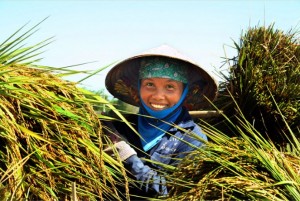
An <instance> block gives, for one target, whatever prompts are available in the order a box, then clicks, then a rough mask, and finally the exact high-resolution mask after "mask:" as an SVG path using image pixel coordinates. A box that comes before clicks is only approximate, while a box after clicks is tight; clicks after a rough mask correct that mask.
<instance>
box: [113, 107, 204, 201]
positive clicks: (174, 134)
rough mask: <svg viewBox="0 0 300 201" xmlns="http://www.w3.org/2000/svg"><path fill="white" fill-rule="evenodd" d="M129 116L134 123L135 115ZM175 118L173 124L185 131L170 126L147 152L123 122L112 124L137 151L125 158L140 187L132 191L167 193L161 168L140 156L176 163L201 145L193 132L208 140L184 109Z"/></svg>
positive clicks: (166, 162)
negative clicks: (175, 120) (135, 153)
mask: <svg viewBox="0 0 300 201" xmlns="http://www.w3.org/2000/svg"><path fill="white" fill-rule="evenodd" d="M132 118H133V119H130V120H129V121H130V122H133V123H135V125H136V123H137V117H136V116H135V117H132ZM178 119H179V121H177V122H175V124H176V125H177V126H178V127H180V128H182V129H183V130H185V131H187V132H184V131H183V130H181V129H179V128H177V126H176V127H171V128H170V129H169V131H168V132H166V134H165V135H164V136H163V137H162V139H161V140H160V141H159V142H158V143H157V144H156V145H155V146H154V147H153V148H151V149H150V150H149V151H147V152H146V153H145V152H144V151H143V148H142V144H141V140H140V137H139V136H138V135H137V134H135V133H134V132H133V131H132V130H131V129H130V128H129V127H127V126H125V125H124V124H122V123H115V127H116V128H117V130H118V131H119V133H121V134H122V135H123V136H124V137H125V138H126V139H127V140H128V142H129V143H130V145H131V146H132V147H133V148H135V150H136V151H137V155H133V156H131V157H129V158H128V159H127V160H126V161H125V167H126V168H127V169H128V170H129V171H130V172H131V174H132V176H133V178H134V179H136V180H137V181H138V182H139V184H140V185H141V188H140V189H135V190H134V191H135V193H137V194H142V195H147V196H151V197H155V196H156V195H166V194H167V192H168V191H167V187H166V185H165V184H166V181H165V177H164V176H163V174H161V172H160V170H163V168H162V167H160V166H159V165H157V164H155V163H154V162H145V161H143V158H146V159H151V161H157V162H159V163H164V164H167V165H173V166H175V165H176V164H177V163H178V162H179V160H178V159H182V158H183V157H185V156H186V155H187V154H188V153H189V152H190V151H192V150H194V149H195V148H197V147H201V146H202V145H203V141H201V140H199V139H197V138H195V137H194V136H193V135H195V134H196V135H197V136H199V137H201V138H202V139H203V140H207V136H206V135H205V134H203V133H202V131H201V128H200V127H199V126H198V125H197V124H196V123H195V122H194V121H193V120H192V118H191V116H190V115H189V113H188V111H187V110H186V109H185V108H184V109H183V111H182V113H181V115H180V117H179V118H178ZM192 133H193V134H192ZM139 184H138V185H139Z"/></svg>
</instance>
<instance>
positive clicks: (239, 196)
mask: <svg viewBox="0 0 300 201" xmlns="http://www.w3.org/2000/svg"><path fill="white" fill-rule="evenodd" d="M279 113H280V112H279ZM240 115H241V116H242V118H241V119H238V122H231V121H230V120H229V118H227V122H228V123H229V124H231V126H232V128H234V129H235V130H234V131H235V132H237V133H239V135H240V137H228V133H222V132H221V131H220V130H217V129H216V128H215V127H212V126H210V125H208V124H203V125H202V127H203V130H204V132H205V133H207V135H208V136H209V138H210V139H211V141H210V142H208V143H206V144H205V147H204V148H199V149H197V150H196V151H193V152H192V153H190V154H189V157H188V158H185V159H184V160H183V161H182V162H181V163H180V165H179V166H178V168H177V169H176V170H175V171H174V173H173V175H172V176H171V178H170V179H169V180H170V181H172V182H171V183H170V186H171V191H170V197H169V199H168V200H220V201H221V200H222V201H223V200H266V201H267V200H270V201H271V200H272V201H274V200H278V201H279V200H300V157H299V156H300V142H299V140H298V139H297V138H296V137H295V136H294V134H293V133H292V132H291V133H289V136H290V141H291V142H293V143H292V144H293V146H294V147H293V148H292V150H293V152H283V151H282V150H280V149H278V148H277V147H276V146H275V145H274V144H273V143H272V142H270V141H268V140H267V139H265V138H264V137H263V136H262V135H261V134H260V133H259V132H258V131H257V130H256V129H255V128H254V127H253V125H252V123H251V122H248V121H247V120H246V119H245V117H244V116H243V115H242V114H240ZM282 118H284V117H283V116H282ZM286 126H287V128H288V129H289V130H290V128H289V126H288V125H287V124H286Z"/></svg>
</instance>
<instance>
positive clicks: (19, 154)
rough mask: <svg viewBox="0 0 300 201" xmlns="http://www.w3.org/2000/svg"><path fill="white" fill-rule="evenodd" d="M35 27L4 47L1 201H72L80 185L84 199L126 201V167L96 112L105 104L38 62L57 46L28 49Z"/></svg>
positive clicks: (0, 59) (0, 50) (0, 49)
mask: <svg viewBox="0 0 300 201" xmlns="http://www.w3.org/2000/svg"><path fill="white" fill-rule="evenodd" d="M38 25H39V24H38ZM38 25H37V26H38ZM37 26H34V27H33V28H31V29H29V30H27V31H25V32H24V33H21V30H23V27H22V28H21V29H20V30H18V31H17V32H15V33H14V34H13V35H12V36H11V37H9V38H8V39H7V40H6V41H4V42H3V43H1V44H0V171H1V172H0V198H1V200H25V199H28V200H71V194H72V192H71V191H72V190H71V189H72V188H71V187H72V185H73V186H74V184H75V186H76V195H73V196H77V198H78V199H79V200H83V199H86V200H107V199H110V200H121V199H122V196H123V195H122V194H121V193H120V192H119V191H118V190H117V187H116V186H118V185H124V183H125V182H124V180H121V178H123V173H124V170H123V167H122V165H121V163H120V162H118V161H115V160H113V159H112V158H111V157H110V156H108V155H106V154H105V153H104V152H103V151H102V149H103V145H104V142H103V136H102V135H103V134H102V124H101V121H100V120H99V118H98V116H97V114H96V113H95V111H94V110H93V108H92V103H93V104H94V103H97V104H107V101H105V100H104V99H102V98H101V97H96V96H95V98H93V99H92V98H87V97H88V96H87V94H89V96H91V94H90V93H89V92H88V91H86V90H82V89H80V88H78V87H77V86H76V85H75V83H72V82H69V81H65V80H63V79H61V77H60V74H58V71H57V69H55V68H50V67H45V66H37V65H35V63H36V61H39V58H37V56H38V55H39V54H40V53H41V52H39V51H40V50H41V49H42V48H43V47H44V46H45V45H47V44H48V43H49V42H51V38H50V39H47V40H45V41H43V42H41V43H38V44H35V45H32V46H24V41H26V39H27V38H28V37H30V36H31V35H32V34H33V33H34V32H35V31H36V27H37ZM53 70H54V71H55V73H54V72H53ZM60 70H61V69H60ZM72 72H73V73H74V71H72ZM120 183H121V184H120ZM73 199H74V197H73Z"/></svg>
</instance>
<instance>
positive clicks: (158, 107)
mask: <svg viewBox="0 0 300 201" xmlns="http://www.w3.org/2000/svg"><path fill="white" fill-rule="evenodd" d="M151 106H152V107H154V108H155V109H163V108H164V107H166V106H165V105H156V104H151Z"/></svg>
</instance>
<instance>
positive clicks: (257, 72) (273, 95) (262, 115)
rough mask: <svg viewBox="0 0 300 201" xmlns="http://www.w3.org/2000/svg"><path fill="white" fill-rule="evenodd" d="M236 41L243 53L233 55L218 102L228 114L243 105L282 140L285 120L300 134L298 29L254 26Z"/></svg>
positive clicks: (261, 128) (261, 126)
mask: <svg viewBox="0 0 300 201" xmlns="http://www.w3.org/2000/svg"><path fill="white" fill-rule="evenodd" d="M235 47H236V50H237V53H238V54H237V57H235V58H233V59H231V61H232V62H233V65H232V66H231V69H230V72H229V75H224V79H225V82H224V83H222V84H221V87H220V89H221V90H220V97H219V99H218V101H217V102H216V106H217V107H218V108H220V109H222V110H223V111H224V113H226V114H227V115H228V116H234V115H236V114H237V112H238V110H239V109H240V110H241V111H242V113H243V114H244V115H245V116H246V118H247V119H248V120H249V121H250V122H253V124H254V126H255V128H256V129H258V130H259V131H260V132H261V133H264V134H265V136H266V137H269V138H270V139H272V140H273V142H276V143H278V144H282V142H283V141H285V142H288V139H286V137H285V134H284V133H286V132H287V130H286V129H285V128H286V127H285V124H286V123H287V124H288V125H289V126H290V127H291V129H292V130H293V131H294V132H295V134H296V133H297V134H296V136H297V137H298V138H299V137H300V134H299V122H300V99H299V98H300V45H299V38H298V37H297V33H296V32H293V31H289V32H287V33H284V32H283V31H281V30H277V29H275V28H274V26H273V25H270V26H269V27H254V28H249V30H247V31H246V33H245V34H244V35H242V36H241V39H240V43H239V44H237V43H235ZM231 95H232V96H233V98H234V99H232V98H231V97H230V96H231ZM233 100H234V101H235V102H234V101H233ZM236 106H238V108H239V109H237V107H236ZM279 110H280V111H281V113H282V114H283V116H284V120H283V119H282V118H280V115H281V114H280V112H279ZM285 121H286V122H285Z"/></svg>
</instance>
